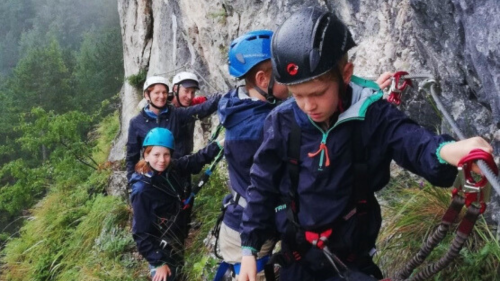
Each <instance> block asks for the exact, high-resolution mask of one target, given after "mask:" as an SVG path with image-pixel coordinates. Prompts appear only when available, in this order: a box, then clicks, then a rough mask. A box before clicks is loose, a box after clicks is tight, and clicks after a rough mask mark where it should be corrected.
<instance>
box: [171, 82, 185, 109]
mask: <svg viewBox="0 0 500 281" xmlns="http://www.w3.org/2000/svg"><path fill="white" fill-rule="evenodd" d="M175 86H177V88H176V90H175V91H174V97H175V99H176V100H177V103H178V104H179V107H187V106H185V105H183V104H182V102H181V100H180V99H179V89H180V87H181V83H177V84H175V85H174V86H173V87H174V88H175Z"/></svg>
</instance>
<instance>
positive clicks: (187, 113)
mask: <svg viewBox="0 0 500 281" xmlns="http://www.w3.org/2000/svg"><path fill="white" fill-rule="evenodd" d="M220 98H221V95H220V94H218V93H216V94H213V95H210V96H209V97H208V98H207V101H205V102H204V103H201V104H197V105H193V106H189V107H178V108H176V109H175V110H176V113H177V115H178V116H179V120H180V122H181V123H183V122H184V123H189V122H194V121H196V120H197V119H202V118H205V117H207V116H209V115H211V114H212V113H214V112H215V111H216V110H217V105H218V104H219V100H220Z"/></svg>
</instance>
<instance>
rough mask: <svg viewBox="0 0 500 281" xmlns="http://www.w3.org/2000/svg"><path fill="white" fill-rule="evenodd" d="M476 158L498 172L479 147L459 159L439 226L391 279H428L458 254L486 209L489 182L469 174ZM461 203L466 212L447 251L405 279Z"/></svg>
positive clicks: (445, 229) (439, 238)
mask: <svg viewBox="0 0 500 281" xmlns="http://www.w3.org/2000/svg"><path fill="white" fill-rule="evenodd" d="M479 160H483V161H485V162H486V163H487V165H488V166H489V168H490V169H491V170H492V171H494V173H495V174H498V168H497V166H496V164H495V162H494V160H493V156H492V155H491V154H489V153H487V152H485V151H483V150H480V149H475V150H472V151H471V152H470V153H469V154H468V155H467V156H465V157H464V158H462V159H461V160H460V162H459V163H458V172H459V174H458V175H457V179H456V181H455V184H454V189H453V191H452V202H451V205H450V206H449V207H448V210H447V211H446V213H445V214H444V216H443V218H442V220H441V223H440V225H439V226H438V228H437V229H436V230H435V231H434V233H432V234H431V235H430V236H429V237H428V239H427V242H426V243H425V244H424V245H423V246H422V248H421V249H420V251H419V252H418V253H417V254H416V255H415V256H414V257H413V258H412V259H411V260H410V262H409V263H408V264H407V265H406V266H405V267H404V268H403V269H402V270H400V271H398V272H397V273H396V277H395V278H394V279H393V280H411V281H423V280H429V278H430V277H431V276H433V275H434V274H436V273H437V272H439V271H440V270H442V269H444V268H445V267H447V266H448V265H449V264H450V263H451V262H452V261H453V259H455V258H456V257H457V256H458V255H459V253H460V250H461V249H462V248H463V246H464V244H465V241H466V240H467V238H468V237H469V235H470V233H471V232H472V229H473V228H474V224H475V223H476V221H477V218H478V217H479V215H481V214H482V213H484V211H485V210H486V201H487V200H488V199H489V198H488V195H489V193H490V191H491V185H490V184H489V182H488V180H487V179H486V177H485V176H484V175H482V176H481V177H480V179H479V180H475V179H474V177H473V176H472V174H471V171H472V164H473V163H474V162H476V161H479ZM464 205H465V206H466V207H467V212H466V214H465V216H464V218H463V219H462V221H461V222H460V225H459V226H458V230H457V234H456V236H455V239H454V240H453V242H452V245H451V246H450V249H449V250H448V252H447V253H446V254H445V255H444V256H443V257H442V258H441V259H440V260H439V261H437V262H435V263H432V264H430V265H428V266H427V267H426V268H424V269H423V270H422V271H420V272H418V273H417V274H416V275H415V276H413V277H411V278H410V279H407V278H408V277H409V276H410V275H411V274H412V272H413V271H414V269H415V268H416V267H418V266H419V265H421V264H422V263H423V262H424V260H425V259H426V258H427V257H428V256H429V254H430V253H431V252H432V250H433V249H434V248H435V247H436V246H437V245H438V244H439V243H440V242H441V241H442V240H443V239H444V237H445V236H446V233H447V232H448V230H449V229H450V226H451V225H452V224H453V222H454V221H455V220H456V219H457V217H458V216H459V214H460V211H461V210H462V207H463V206H464Z"/></svg>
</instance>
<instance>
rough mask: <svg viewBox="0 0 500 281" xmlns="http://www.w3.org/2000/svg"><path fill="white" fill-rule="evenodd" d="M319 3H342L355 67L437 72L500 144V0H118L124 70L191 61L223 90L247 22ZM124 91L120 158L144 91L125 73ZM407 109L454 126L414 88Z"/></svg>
mask: <svg viewBox="0 0 500 281" xmlns="http://www.w3.org/2000/svg"><path fill="white" fill-rule="evenodd" d="M311 5H315V6H320V7H323V8H325V9H329V10H331V11H334V12H335V13H337V14H338V15H339V16H340V17H341V18H342V19H343V20H344V22H345V23H346V24H347V25H348V26H349V28H350V29H351V32H352V33H353V35H354V38H355V41H356V42H357V44H358V46H357V47H356V48H355V49H354V50H353V51H352V52H351V53H350V56H351V58H352V60H353V62H354V64H355V66H356V67H355V74H357V75H359V76H369V77H373V76H378V75H380V74H381V73H382V72H383V71H396V70H405V71H408V72H409V73H410V74H422V73H425V74H431V75H433V76H435V77H436V79H437V81H438V82H439V84H440V86H441V89H442V100H443V102H444V103H445V106H446V107H447V108H448V110H449V111H450V113H451V114H452V116H453V117H454V118H455V119H456V120H457V122H458V124H459V126H460V128H461V129H462V130H463V131H464V133H465V134H466V135H468V136H472V135H482V136H483V137H485V138H486V139H488V140H489V141H491V143H492V144H493V146H494V148H495V152H496V154H498V153H499V152H500V151H499V148H500V130H499V126H500V96H499V94H498V93H499V90H500V51H499V48H498V46H499V45H500V44H499V43H500V18H499V17H498V16H497V15H498V14H499V12H500V4H499V2H498V1H497V0H482V1H465V0H404V1H399V0H388V1H374V0H352V1H324V0H323V1H319V0H318V1H314V0H305V1H304V0H301V1H298V0H288V1H287V0H277V1H270V0H262V1H260V0H258V1H251V2H249V1H243V0H234V1H225V0H223V1H217V0H182V1H180V0H179V1H173V0H170V1H167V0H163V1H160V0H135V1H130V0H118V10H119V13H120V20H121V27H122V37H123V50H124V66H125V75H126V76H130V75H135V74H137V73H139V71H140V70H141V69H147V70H148V76H151V75H163V76H165V77H167V78H169V79H171V78H172V76H173V75H174V74H175V73H176V72H178V71H182V70H188V71H193V72H195V73H197V74H198V75H199V76H200V77H201V78H202V80H203V83H202V89H201V91H200V92H201V93H203V94H208V93H213V92H216V91H222V92H224V91H226V90H228V89H229V88H230V87H231V86H233V85H234V84H235V83H236V81H235V80H233V79H231V77H230V76H229V74H228V71H227V51H228V45H229V43H230V42H231V40H232V39H234V38H236V37H237V36H239V35H241V34H243V33H245V32H247V31H249V30H254V29H271V30H276V29H277V27H278V26H279V25H280V24H281V23H282V22H283V21H284V20H285V19H286V18H287V17H288V16H290V14H291V13H293V12H294V11H296V10H297V9H299V8H301V7H305V6H311ZM121 96H122V106H123V107H122V112H121V113H122V114H121V125H122V126H121V129H122V130H121V134H120V136H119V138H118V140H117V142H116V144H117V147H115V149H114V150H113V153H112V155H111V156H110V160H112V161H116V160H120V159H123V158H124V155H125V153H124V151H125V150H124V148H123V144H124V143H125V142H124V140H125V139H126V134H127V128H128V121H129V120H130V118H131V117H132V116H133V115H134V114H136V112H137V111H138V108H137V104H138V102H139V100H140V99H141V93H140V92H138V91H137V90H136V89H134V88H133V87H132V86H130V85H128V84H127V83H126V84H125V85H124V87H123V91H122V93H121ZM401 109H402V110H403V111H405V112H406V113H407V114H409V115H410V116H411V117H412V118H414V119H416V120H418V121H419V122H421V124H423V125H424V126H426V127H429V128H430V129H432V130H435V129H436V128H440V130H441V131H448V129H447V126H445V125H442V123H441V121H440V119H439V117H438V114H437V113H436V112H435V111H434V109H433V107H432V106H430V104H429V102H428V100H427V98H426V97H425V96H424V95H422V94H420V93H418V92H417V91H415V90H412V91H409V93H408V94H407V95H406V96H404V97H403V104H402V105H401ZM212 122H213V123H215V121H212ZM198 145H199V144H198ZM495 213H496V212H495Z"/></svg>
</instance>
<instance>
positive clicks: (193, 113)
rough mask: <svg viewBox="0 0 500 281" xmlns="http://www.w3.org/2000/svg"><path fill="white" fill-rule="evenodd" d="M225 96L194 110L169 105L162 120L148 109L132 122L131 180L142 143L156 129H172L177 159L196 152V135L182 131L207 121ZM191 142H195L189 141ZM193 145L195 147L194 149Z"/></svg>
mask: <svg viewBox="0 0 500 281" xmlns="http://www.w3.org/2000/svg"><path fill="white" fill-rule="evenodd" d="M220 98H221V95H219V94H214V95H212V96H210V97H209V98H208V99H207V101H206V102H204V103H202V104H198V105H194V106H190V107H185V108H184V107H182V108H175V107H174V106H173V105H169V106H168V107H167V109H166V110H164V111H163V112H161V113H160V114H159V116H156V118H155V117H153V116H151V115H150V114H151V112H150V114H148V113H147V111H146V108H144V109H142V110H141V112H140V113H139V114H138V115H137V116H135V117H134V118H132V119H131V120H130V125H129V128H128V141H127V158H126V162H127V179H129V180H130V176H131V175H132V173H133V172H134V169H135V164H137V162H139V159H140V158H141V155H140V153H141V148H142V142H143V141H144V138H145V137H146V134H147V133H148V132H149V131H150V130H151V129H153V128H156V127H161V128H167V129H169V130H170V131H171V132H172V134H173V135H174V138H175V151H174V155H173V158H179V157H181V156H184V155H187V154H189V153H191V152H192V143H193V140H192V138H193V135H192V131H191V132H190V131H189V130H182V128H183V127H184V128H185V124H187V123H192V122H194V121H196V120H197V119H201V118H205V117H207V116H209V115H210V114H212V113H214V112H215V111H216V110H217V104H218V103H219V100H220ZM189 138H191V139H189ZM190 144H191V145H190Z"/></svg>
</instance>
